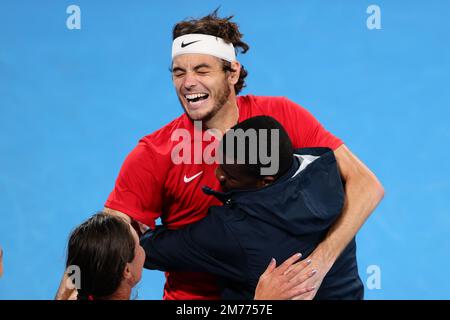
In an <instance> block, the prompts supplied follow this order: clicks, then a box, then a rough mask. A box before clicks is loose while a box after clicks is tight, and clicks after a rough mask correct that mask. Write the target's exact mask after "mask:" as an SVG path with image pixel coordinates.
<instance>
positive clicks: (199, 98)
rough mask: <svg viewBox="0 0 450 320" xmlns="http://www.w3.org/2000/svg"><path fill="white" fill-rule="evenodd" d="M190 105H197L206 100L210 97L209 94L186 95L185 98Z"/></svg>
mask: <svg viewBox="0 0 450 320" xmlns="http://www.w3.org/2000/svg"><path fill="white" fill-rule="evenodd" d="M184 97H185V98H186V100H187V102H189V103H196V102H200V101H202V100H206V99H208V97H209V94H207V93H192V94H186V95H185V96H184Z"/></svg>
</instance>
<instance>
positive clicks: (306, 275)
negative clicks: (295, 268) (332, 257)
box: [288, 269, 317, 286]
mask: <svg viewBox="0 0 450 320" xmlns="http://www.w3.org/2000/svg"><path fill="white" fill-rule="evenodd" d="M292 274H294V272H292ZM316 274H317V270H316V269H312V270H311V271H308V272H303V273H300V274H297V275H296V276H294V277H293V278H291V279H290V280H289V282H291V283H292V284H294V285H296V286H298V285H300V284H302V283H304V282H305V281H307V280H309V279H311V278H312V277H314V275H316ZM288 276H289V275H288Z"/></svg>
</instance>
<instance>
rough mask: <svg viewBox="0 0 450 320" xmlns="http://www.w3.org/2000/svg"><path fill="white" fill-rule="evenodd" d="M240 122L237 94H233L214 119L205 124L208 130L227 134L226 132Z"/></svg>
mask: <svg viewBox="0 0 450 320" xmlns="http://www.w3.org/2000/svg"><path fill="white" fill-rule="evenodd" d="M238 120H239V109H238V106H237V100H236V94H235V93H231V94H230V97H229V99H228V100H227V102H226V103H225V104H224V105H223V107H222V108H221V109H220V110H219V111H218V112H217V113H216V114H215V115H214V117H212V118H211V119H210V120H208V121H206V122H205V126H206V128H208V129H217V130H220V131H221V132H222V134H225V131H227V130H228V129H230V128H231V127H232V126H234V125H235V124H237V122H238Z"/></svg>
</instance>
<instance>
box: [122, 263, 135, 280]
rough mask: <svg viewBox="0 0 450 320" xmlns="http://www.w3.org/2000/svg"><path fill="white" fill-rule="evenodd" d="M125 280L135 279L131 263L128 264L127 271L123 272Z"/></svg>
mask: <svg viewBox="0 0 450 320" xmlns="http://www.w3.org/2000/svg"><path fill="white" fill-rule="evenodd" d="M123 278H124V279H125V280H131V279H132V278H133V274H132V273H131V269H130V264H129V263H127V264H126V266H125V269H124V270H123Z"/></svg>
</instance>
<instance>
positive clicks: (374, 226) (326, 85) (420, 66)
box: [0, 0, 450, 299]
mask: <svg viewBox="0 0 450 320" xmlns="http://www.w3.org/2000/svg"><path fill="white" fill-rule="evenodd" d="M70 4H76V5H78V6H80V8H81V30H69V29H67V27H66V19H67V18H68V16H69V14H67V13H66V8H67V7H68V6H69V5H70ZM370 4H377V5H379V6H380V8H381V19H382V20H381V23H382V29H381V30H369V29H368V28H367V27H366V19H367V18H368V16H369V15H368V14H367V13H366V9H367V7H368V6H369V5H370ZM219 5H221V6H222V7H221V11H220V12H221V14H222V15H225V14H235V16H236V17H235V20H236V21H237V22H238V23H239V25H240V26H241V31H242V32H243V33H244V34H245V37H244V40H245V41H246V42H248V43H249V44H250V47H251V49H250V50H249V52H248V53H247V54H246V55H242V56H240V60H241V62H242V63H243V64H244V66H245V67H246V68H247V69H248V70H249V73H250V74H249V77H248V80H247V83H248V88H247V89H245V90H244V92H243V93H244V94H245V93H252V94H256V95H283V96H287V97H289V98H290V99H292V100H294V101H296V102H297V103H300V104H301V105H303V106H304V107H306V108H307V109H309V110H310V111H311V112H312V113H313V114H314V115H315V116H316V117H317V118H318V119H319V120H320V121H321V122H322V123H323V124H324V125H325V127H326V128H328V129H329V130H330V131H332V132H333V133H334V134H336V135H337V136H339V137H341V138H342V139H343V140H344V141H345V142H346V144H347V145H348V146H349V147H350V148H351V150H352V151H353V152H354V153H355V154H357V155H358V156H359V157H360V158H361V159H362V160H363V161H364V162H365V163H366V164H367V165H368V166H369V167H370V168H371V169H372V170H373V171H374V172H375V173H376V174H377V176H378V177H379V179H380V180H381V181H382V183H383V184H384V186H385V189H386V196H385V199H384V201H383V202H382V204H381V205H380V206H379V207H378V209H377V210H376V211H375V213H374V214H373V215H372V216H371V218H370V219H369V220H368V221H367V223H366V224H365V226H364V227H363V229H362V230H361V232H360V233H359V235H358V243H359V253H358V260H359V264H360V273H361V277H362V279H363V281H364V282H366V280H367V279H368V274H367V273H366V269H367V267H368V266H370V265H377V266H379V267H380V269H381V285H382V287H381V289H380V290H367V291H366V298H367V299H449V298H450V277H449V276H448V274H447V272H448V270H449V269H450V258H449V251H450V250H449V249H450V237H449V232H450V215H449V212H450V205H449V198H450V182H449V178H450V174H449V173H450V166H449V162H450V151H449V148H448V147H449V145H450V130H449V122H450V121H449V120H450V90H449V88H450V86H449V84H450V41H449V39H450V19H448V12H449V11H450V2H449V1H444V0H442V1H437V0H434V1H406V0H405V1H376V2H372V1H312V0H311V1H298V0H295V1H264V2H262V1H237V0H236V1H225V0H224V1H211V0H208V1H206V0H205V1H158V2H157V1H87V0H83V1H81V0H77V1H17V0H14V1H12V0H10V1H5V0H2V1H1V2H0V246H1V247H3V248H4V251H5V258H4V259H5V261H4V264H5V274H4V276H3V278H1V279H0V299H52V298H53V296H54V293H55V291H56V288H57V286H58V283H59V281H60V277H61V275H62V272H63V269H64V259H65V250H66V242H67V238H68V234H69V232H70V231H71V230H72V229H73V228H74V226H76V225H77V224H78V223H80V222H82V221H83V220H85V219H86V218H88V217H89V216H90V215H91V214H92V213H94V212H95V211H96V210H99V209H101V208H102V207H103V204H104V201H105V199H106V198H107V196H108V194H109V192H110V191H111V190H112V188H113V185H114V181H115V178H116V176H117V174H118V171H119V169H120V166H121V164H122V162H123V160H124V158H125V156H126V155H127V154H128V152H130V151H131V149H132V148H133V147H134V146H135V144H136V143H137V141H138V140H139V138H140V137H142V136H144V135H146V134H148V133H151V132H152V131H154V130H156V129H158V128H160V127H161V126H163V125H164V124H166V123H167V122H169V121H170V120H172V119H173V118H175V117H177V116H178V115H180V114H181V113H182V109H181V107H180V106H179V102H178V100H177V98H176V95H175V91H174V89H173V86H172V83H171V78H170V73H169V72H168V67H169V65H170V48H171V30H172V27H173V25H174V24H175V23H176V22H177V21H179V20H181V19H184V18H186V17H189V16H195V17H199V16H203V15H205V14H207V13H209V12H210V11H212V10H213V9H215V8H216V7H218V6H219ZM163 282H164V280H163V275H162V274H161V273H159V272H157V271H153V272H152V271H145V272H144V275H143V281H142V282H141V284H140V285H139V288H138V294H139V299H160V298H161V296H162V286H163Z"/></svg>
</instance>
